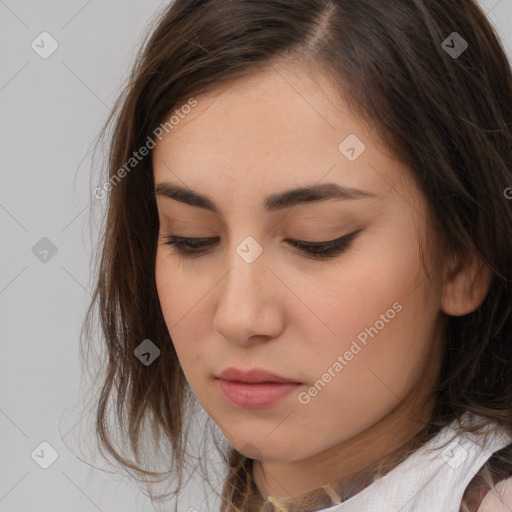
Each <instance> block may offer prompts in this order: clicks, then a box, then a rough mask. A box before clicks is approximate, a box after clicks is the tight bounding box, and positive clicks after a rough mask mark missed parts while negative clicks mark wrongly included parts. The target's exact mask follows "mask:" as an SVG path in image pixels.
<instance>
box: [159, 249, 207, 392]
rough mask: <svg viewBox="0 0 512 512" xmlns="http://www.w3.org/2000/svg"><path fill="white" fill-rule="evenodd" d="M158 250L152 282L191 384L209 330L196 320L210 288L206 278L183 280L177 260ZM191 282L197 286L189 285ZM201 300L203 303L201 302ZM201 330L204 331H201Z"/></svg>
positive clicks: (182, 365) (197, 368)
mask: <svg viewBox="0 0 512 512" xmlns="http://www.w3.org/2000/svg"><path fill="white" fill-rule="evenodd" d="M164 252H165V251H157V259H156V267H155V282H156V288H157V293H158V298H159V302H160V307H161V309H162V314H163V317H164V320H165V324H166V326H167V330H168V331H169V334H170V336H171V339H172V342H173V345H174V348H175V350H176V354H177V355H178V359H179V361H180V364H181V367H182V369H183V372H184V373H185V376H186V377H187V380H188V381H189V382H193V381H194V377H195V370H199V368H200V366H201V365H200V364H198V363H199V360H200V358H201V354H202V351H201V340H202V339H203V340H205V339H207V337H206V336H205V333H206V330H207V329H208V327H207V324H206V322H201V321H196V320H195V319H197V318H198V315H199V316H201V314H202V313H201V308H202V307H203V305H204V298H205V296H206V294H207V293H208V290H209V289H210V288H211V285H208V283H206V282H205V281H206V280H205V279H193V280H192V281H191V279H190V278H189V277H187V278H185V277H184V276H183V273H182V272H180V270H179V268H178V265H177V263H176V261H178V258H169V257H166V256H165V255H164V254H163V253H164ZM191 282H194V283H196V284H195V285H191ZM202 299H203V300H202ZM200 329H202V330H203V332H200Z"/></svg>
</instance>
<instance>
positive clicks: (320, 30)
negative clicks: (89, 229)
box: [84, 0, 512, 511]
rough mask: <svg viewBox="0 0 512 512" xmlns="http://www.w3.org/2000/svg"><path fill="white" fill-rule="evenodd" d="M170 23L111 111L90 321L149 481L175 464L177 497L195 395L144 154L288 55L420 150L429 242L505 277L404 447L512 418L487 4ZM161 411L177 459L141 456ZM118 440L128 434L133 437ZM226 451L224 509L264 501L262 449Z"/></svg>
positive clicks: (310, 1) (510, 139) (325, 5)
mask: <svg viewBox="0 0 512 512" xmlns="http://www.w3.org/2000/svg"><path fill="white" fill-rule="evenodd" d="M154 25H155V26H154V27H152V28H151V31H149V33H148V35H147V37H146V39H145V41H144V43H143V45H142V47H141V49H140V52H139V54H138V55H137V56H136V62H135V65H134V67H133V70H132V73H131V76H130V78H129V80H128V82H127V84H126V87H125V89H124V90H123V92H122V94H121V95H120V96H119V98H118V101H117V103H116V105H115V107H114V109H113V112H112V114H111V116H110V117H109V119H108V121H107V123H106V125H105V126H104V128H103V130H102V133H101V135H102V136H103V135H105V134H106V133H107V131H106V130H107V127H111V126H113V128H112V130H111V133H110V136H109V139H108V142H107V145H108V147H109V156H108V165H107V166H106V176H105V178H104V183H107V182H108V183H109V186H104V187H103V188H102V189H101V191H100V190H99V189H98V191H95V197H96V198H97V199H103V198H104V199H105V201H106V204H107V212H106V217H105V225H104V232H103V237H102V240H101V244H100V247H99V250H100V251H101V253H100V254H99V255H98V256H99V267H98V273H97V278H96V286H95V290H94V295H93V299H92V301H91V304H90V306H89V309H88V311H87V317H86V321H85V322H84V327H85V328H86V334H87V337H88V338H90V336H91V324H92V317H93V312H94V307H95V306H97V307H98V308H99V319H100V326H101V332H102V338H103V340H104V347H105V350H106V358H107V361H106V365H105V369H104V370H105V375H104V377H103V386H102V389H101V395H100V397H99V399H98V403H97V418H96V421H97V423H96V427H97V435H98V440H99V442H100V443H99V446H100V449H101V450H102V451H103V448H105V449H106V450H107V452H108V454H110V455H112V456H113V457H114V458H115V460H117V461H118V462H120V463H121V464H122V465H123V466H124V467H125V468H129V469H130V470H133V471H134V474H135V475H136V476H137V477H140V479H141V480H144V479H147V480H145V481H148V482H153V481H154V482H156V481H157V478H159V479H160V481H162V480H163V479H165V478H167V477H169V478H170V477H174V478H176V480H175V481H177V482H178V483H177V485H176V489H175V490H174V491H173V492H172V493H171V494H174V493H176V492H178V491H179V489H180V487H181V483H182V473H183V471H184V468H185V466H186V463H185V460H186V456H187V434H188V432H189V427H190V424H189V422H190V420H191V418H192V414H191V411H193V410H194V406H195V402H194V397H193V396H192V395H191V392H190V389H189V388H188V386H187V382H186V379H185V377H184V374H183V372H182V369H181V367H180V364H179V361H178V358H177V355H176V352H175V350H174V348H173V343H172V339H171V337H170V334H169V332H168V330H167V328H166V325H165V322H164V318H163V315H162V311H161V309H160V304H159V300H158V295H157V290H156V285H155V256H156V247H157V238H158V229H159V223H158V216H157V210H156V203H155V197H154V182H153V175H152V163H151V153H149V155H148V156H146V157H141V158H140V159H136V160H135V159H134V160H131V159H133V158H134V157H133V154H134V152H137V151H138V150H139V149H140V148H141V147H143V146H148V145H149V142H148V141H149V140H150V139H153V140H154V139H155V137H156V133H158V130H157V129H158V127H159V126H162V125H163V124H165V123H166V122H168V120H169V116H170V115H172V113H173V112H176V110H177V109H180V108H182V107H183V105H186V104H187V103H188V104H190V102H191V99H193V98H194V97H196V96H198V95H199V94H202V93H205V92H208V91H212V90H214V89H215V88H217V87H218V86H219V85H221V84H224V83H227V82H229V81H230V80H233V79H235V78H238V77H242V76H244V75H247V74H248V73H253V72H257V71H258V70H259V69H263V68H265V67H266V66H270V65H272V64H274V63H277V62H279V60H280V59H290V60H292V59H293V60H296V59H300V62H301V64H302V65H303V66H304V67H309V68H311V69H315V70H318V71H321V72H323V73H325V74H326V75H327V76H328V77H329V78H330V79H331V80H332V82H333V84H335V85H336V86H337V88H338V90H339V94H340V97H343V98H344V100H345V101H346V102H348V104H349V105H350V106H351V108H353V110H354V112H357V113H358V114H359V115H361V116H362V117H363V118H364V119H365V120H367V121H368V123H370V125H371V126H373V127H374V128H375V130H376V131H377V133H378V135H379V136H380V137H381V138H382V140H383V141H384V142H385V143H386V144H387V145H388V147H389V148H390V150H391V151H392V152H393V153H394V154H395V155H396V156H397V157H398V158H400V159H401V160H402V161H403V162H405V163H406V164H407V166H408V167H409V168H410V170H411V173H412V175H413V176H414V179H415V180H416V182H417V184H418V185H419V187H420V188H421V190H422V191H423V193H424V194H425V196H426V198H427V199H428V202H429V205H430V208H431V211H432V216H431V218H430V219H428V222H429V228H430V229H431V238H430V241H431V242H430V246H429V247H428V248H427V249H429V252H431V253H432V254H434V250H435V251H437V253H436V254H443V255H448V254H450V255H454V256H455V257H457V258H459V259H460V261H461V262H466V261H468V260H469V258H471V257H472V256H473V255H475V254H476V255H478V256H479V257H480V258H481V259H482V260H483V261H484V262H485V263H486V264H487V265H488V266H489V268H490V269H492V271H493V274H494V278H493V282H492V285H491V288H490V290H489V293H488V295H487V297H486V299H485V301H484V302H483V303H482V304H481V306H480V307H479V308H477V309H476V310H475V311H474V312H472V313H471V314H467V315H464V316H461V317H449V321H448V324H447V325H448V328H447V331H446V333H445V349H444V357H443V360H442V368H441V370H440V375H439V379H438V382H437V386H436V387H435V396H436V405H435V409H434V412H433V415H432V418H431V421H430V423H429V424H427V425H426V426H425V429H424V430H422V431H421V432H420V434H419V435H418V436H417V437H416V438H415V439H414V443H412V444H411V445H410V446H409V445H408V446H407V447H405V448H404V450H405V449H407V450H411V449H412V448H411V447H412V446H416V447H417V446H418V443H421V442H424V441H425V440H426V439H428V438H429V437H430V436H432V435H433V434H434V433H435V432H436V431H438V430H439V429H440V428H442V427H444V426H446V425H448V424H449V423H450V422H451V421H453V420H455V419H457V420H458V419H460V417H461V415H462V414H463V413H464V412H465V411H472V412H475V413H477V414H480V415H482V416H484V417H485V422H484V423H486V422H489V423H490V422H497V423H499V424H500V425H503V426H505V427H508V428H511V429H512V336H511V333H512V325H511V307H512V293H511V277H512V265H511V262H512V210H511V206H512V203H511V201H510V200H509V199H508V198H509V197H510V195H509V194H508V193H507V191H512V190H510V189H509V188H508V187H512V101H511V100H512V73H511V69H510V63H509V61H508V60H507V57H506V54H505V52H504V50H503V47H502V46H501V43H500V40H499V37H498V35H497V34H496V32H495V31H494V29H493V28H492V27H491V25H490V23H489V21H488V20H487V19H486V16H485V13H484V12H483V11H482V10H481V8H480V7H479V6H478V5H477V4H476V3H475V2H474V1H473V0H459V1H457V2H446V1H445V0H429V1H426V0H395V1H393V2H390V1H389V0H325V1H324V0H175V1H173V2H172V3H171V4H170V5H169V6H168V7H167V8H165V10H164V11H162V12H160V13H158V15H157V17H155V21H154ZM455 31H456V32H457V33H458V34H459V35H460V37H461V38H462V39H463V40H465V41H466V42H467V48H466V49H465V51H462V53H461V54H460V55H454V54H453V53H452V54H450V52H449V51H447V45H446V43H445V41H446V40H448V41H450V39H449V36H451V37H455V36H453V32H455ZM452 41H453V39H452ZM457 41H460V39H457ZM449 46H450V47H454V43H452V44H450V45H449ZM169 126H170V125H169V124H167V129H169ZM160 133H161V132H160ZM127 162H131V163H130V165H129V166H127V165H126V164H127ZM122 168H124V172H120V169H122ZM434 240H435V243H434ZM146 339H149V340H151V342H152V343H153V344H154V345H155V346H157V347H158V348H159V350H160V355H159V356H158V357H157V358H156V359H155V360H154V361H153V362H152V363H151V364H150V365H148V366H146V365H144V364H141V361H140V360H139V359H138V358H137V357H135V356H134V350H135V349H136V348H137V347H138V346H139V345H140V344H141V343H142V342H143V340H146ZM110 400H112V402H113V404H115V406H116V409H115V411H116V415H115V421H116V423H115V428H113V430H111V431H109V429H108V428H107V413H108V404H109V402H110ZM146 421H147V422H148V425H149V426H150V427H151V430H150V432H151V434H152V439H154V440H156V439H160V440H165V441H167V442H169V443H170V448H171V451H172V457H171V458H170V467H169V468H168V472H152V471H149V470H146V469H145V468H144V467H143V465H142V459H143V457H144V454H145V453H147V452H145V450H144V449H142V448H141V444H140V442H141V441H142V440H143V439H144V436H143V433H144V430H143V427H144V424H145V422H146ZM481 426H482V425H481V424H479V425H477V426H473V427H465V426H463V425H461V426H460V427H461V429H462V430H463V429H467V428H470V429H471V430H476V429H477V428H480V427H481ZM150 437H151V436H150ZM118 438H122V439H123V440H126V441H127V444H126V446H124V447H123V448H122V449H121V448H119V447H117V446H115V444H114V441H115V440H116V439H118ZM404 450H402V451H401V454H400V458H403V457H404V456H405V455H406V454H407V453H408V452H407V451H404ZM123 453H124V454H125V455H126V454H129V455H130V456H131V454H133V455H134V456H135V460H131V459H130V458H128V457H126V456H125V455H123ZM395 455H396V454H393V456H395ZM223 456H224V460H225V461H226V464H227V476H226V479H225V482H224V487H223V491H222V498H223V504H222V510H224V511H234V510H239V511H252V510H257V508H256V507H257V506H258V505H257V504H258V503H259V501H258V500H259V497H258V494H257V492H256V490H255V487H254V485H253V483H252V477H251V465H252V460H251V459H249V458H247V457H245V456H244V455H242V454H241V453H239V452H237V451H236V450H234V449H233V448H232V447H225V449H224V452H223ZM509 463H510V461H509ZM162 497H168V494H165V495H160V496H158V498H159V499H160V498H162Z"/></svg>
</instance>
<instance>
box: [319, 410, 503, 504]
mask: <svg viewBox="0 0 512 512" xmlns="http://www.w3.org/2000/svg"><path fill="white" fill-rule="evenodd" d="M471 417H472V416H471V415H470V413H469V412H466V413H465V414H464V415H463V417H462V423H463V424H465V423H466V422H468V421H471ZM455 425H456V422H455V421H454V422H453V423H452V424H451V425H449V426H447V427H445V428H443V429H441V430H440V431H439V432H438V433H437V435H436V436H435V437H433V438H432V439H431V440H430V441H428V442H427V443H425V444H424V445H423V446H422V447H420V448H419V449H418V450H417V451H416V452H414V453H412V454H411V455H410V456H409V457H408V458H407V459H405V460H404V461H402V462H401V463H400V464H399V465H397V466H396V467H395V468H393V469H392V470H391V471H389V472H388V473H387V474H385V475H384V476H383V477H382V478H380V479H378V480H375V481H374V482H373V483H371V484H370V485H369V486H368V487H366V488H365V489H363V490H362V491H361V492H359V493H358V494H356V495H354V496H352V497H351V498H349V499H348V500H346V501H344V502H342V503H340V504H338V505H334V506H332V507H329V508H326V509H322V510H319V511H318V512H398V511H400V512H459V510H460V503H461V501H462V496H463V495H464V492H465V490H466V487H467V486H468V484H469V482H470V481H471V479H472V478H473V477H474V476H475V474H476V473H477V472H478V471H479V470H480V468H481V467H482V466H483V465H484V464H485V462H487V459H489V458H490V456H491V455H492V454H493V453H494V452H496V451H498V450H500V449H501V448H503V447H505V446H506V445H507V444H509V443H511V442H512V432H508V431H506V430H503V429H501V428H500V429H498V428H496V430H494V428H495V427H497V425H495V424H492V425H489V426H488V427H487V428H486V429H484V430H481V431H480V434H470V433H463V434H457V432H456V431H455V430H454V428H455ZM485 432H488V437H487V440H486V441H485V443H484V440H485V437H486V436H485ZM447 441H448V444H446V445H444V443H446V442H447ZM443 445H444V446H443ZM436 448H437V449H436Z"/></svg>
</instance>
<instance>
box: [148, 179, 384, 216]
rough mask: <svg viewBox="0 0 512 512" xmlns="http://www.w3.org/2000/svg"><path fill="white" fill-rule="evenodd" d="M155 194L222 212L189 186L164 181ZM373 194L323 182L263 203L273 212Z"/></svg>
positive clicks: (270, 198)
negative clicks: (301, 205)
mask: <svg viewBox="0 0 512 512" xmlns="http://www.w3.org/2000/svg"><path fill="white" fill-rule="evenodd" d="M155 195H156V196H162V197H167V198H169V199H175V200H176V201H180V202H182V203H185V204H188V205H190V206H196V207H199V208H204V209H206V210H209V211H211V212H213V213H216V214H218V215H221V211H220V208H219V207H218V206H217V204H215V202H214V201H213V200H212V199H211V198H209V197H207V196H205V195H203V194H200V193H199V192H195V191H194V190H192V189H190V188H188V187H182V186H180V185H176V184H173V183H168V182H162V183H158V184H156V187H155ZM370 197H377V195H376V194H373V193H371V192H366V191H363V190H359V189H357V188H352V187H346V186H342V185H338V184H337V183H323V184H319V185H311V186H305V187H300V188H294V189H290V190H286V191H284V192H279V193H276V194H271V195H269V196H267V197H266V198H265V200H264V203H263V205H264V208H265V210H267V211H269V212H272V211H277V210H283V209H285V208H289V207H291V206H296V205H300V204H304V203H312V202H316V201H325V200H327V199H341V200H344V199H364V198H370Z"/></svg>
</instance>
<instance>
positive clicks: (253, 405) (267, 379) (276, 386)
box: [216, 367, 302, 409]
mask: <svg viewBox="0 0 512 512" xmlns="http://www.w3.org/2000/svg"><path fill="white" fill-rule="evenodd" d="M216 379H217V381H218V383H219V387H220V389H221V390H222V392H223V393H224V396H225V397H226V398H227V399H228V400H229V402H230V403H231V404H232V405H235V406H237V407H240V408H242V409H263V408H265V407H270V406H271V405H273V404H275V403H276V402H278V401H280V400H281V399H283V398H285V397H286V396H288V395H290V394H291V393H293V392H294V391H296V390H297V389H298V388H299V387H300V386H301V385H302V383H301V382H298V381H296V380H293V379H289V378H287V377H283V376H281V375H277V374H275V373H273V372H269V371H267V370H264V369H262V368H253V369H251V370H245V371H244V370H240V369H238V368H233V367H230V368H226V369H225V370H224V371H222V372H221V373H220V374H219V375H218V376H217V377H216Z"/></svg>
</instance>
